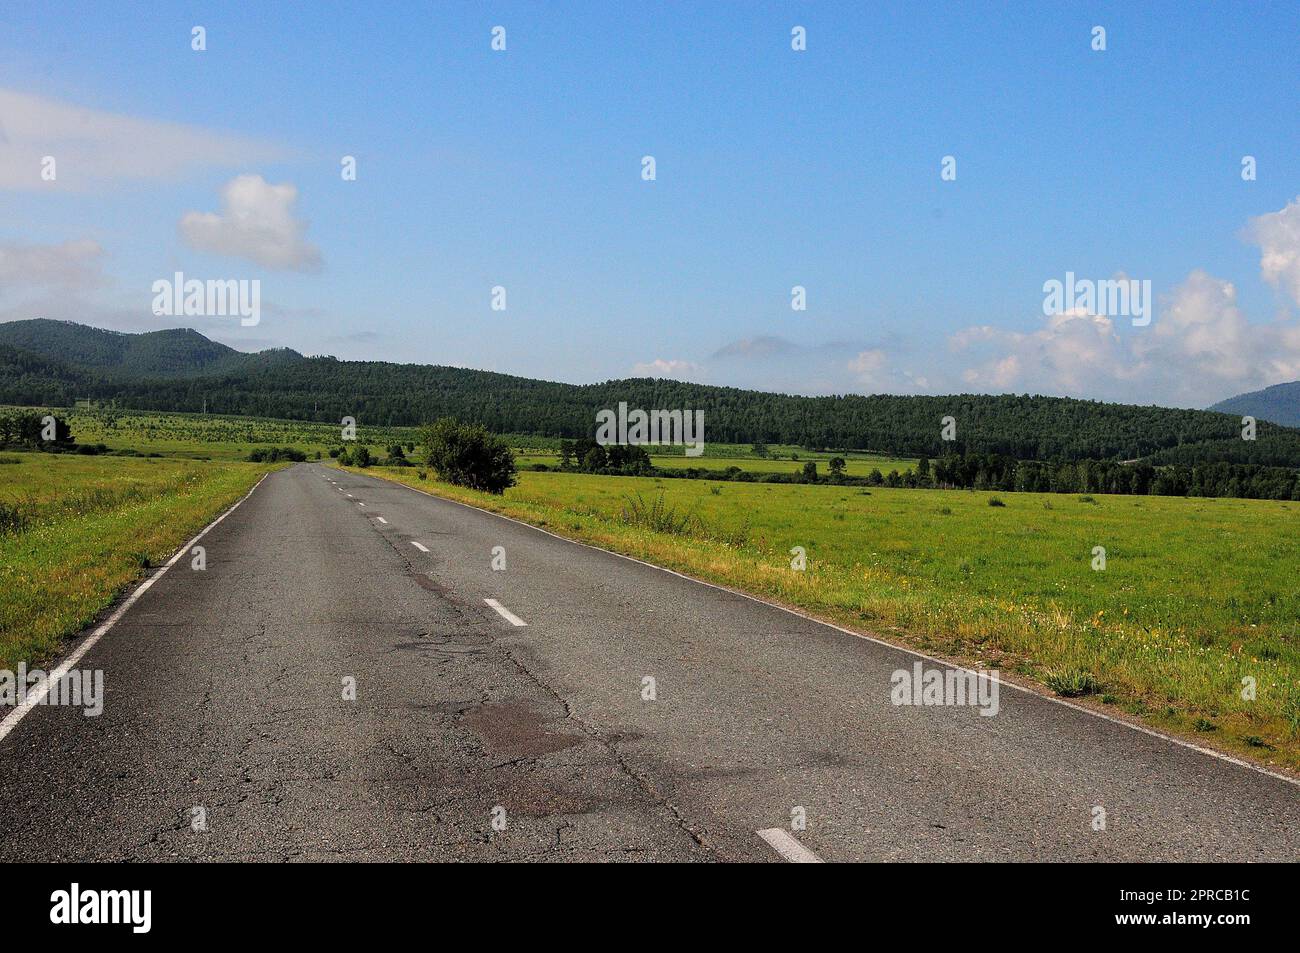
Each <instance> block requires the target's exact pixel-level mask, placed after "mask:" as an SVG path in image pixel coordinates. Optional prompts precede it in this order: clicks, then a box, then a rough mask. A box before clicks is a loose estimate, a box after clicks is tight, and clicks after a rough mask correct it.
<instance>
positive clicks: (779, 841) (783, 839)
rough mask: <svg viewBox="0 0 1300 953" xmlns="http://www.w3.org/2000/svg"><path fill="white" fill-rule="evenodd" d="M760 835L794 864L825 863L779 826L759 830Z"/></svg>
mask: <svg viewBox="0 0 1300 953" xmlns="http://www.w3.org/2000/svg"><path fill="white" fill-rule="evenodd" d="M757 833H758V836H759V837H761V838H763V840H765V841H767V843H768V846H769V847H771V848H772V849H773V850H774V851H776V852H777V853H778V854H780V855H781V856H782V857H784V858H785V859H786V860H788V861H789V862H790V863H792V864H824V863H826V861H824V860H822V859H821V858H820V857H818V856H817V855H816V854H814V853H813V852H812V851H810V850H809V849H808V848H807V847H805V846H804V845H803V844H801V843H799V842H798V841H797V840H795V839H794V838H793V837H792V836H791V835H790V834H788V833H786V832H785V831H783V830H781V828H779V827H769V828H768V829H767V830H763V831H758V832H757Z"/></svg>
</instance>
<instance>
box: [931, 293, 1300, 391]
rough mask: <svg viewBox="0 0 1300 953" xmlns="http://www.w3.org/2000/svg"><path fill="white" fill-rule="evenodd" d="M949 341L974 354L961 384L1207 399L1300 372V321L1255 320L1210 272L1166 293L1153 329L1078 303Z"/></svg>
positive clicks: (968, 355)
mask: <svg viewBox="0 0 1300 953" xmlns="http://www.w3.org/2000/svg"><path fill="white" fill-rule="evenodd" d="M949 346H950V348H951V349H952V350H953V351H954V352H956V353H958V354H959V355H962V356H963V357H966V358H967V359H968V363H967V367H966V369H965V370H964V372H963V373H962V381H963V382H964V383H965V384H966V385H968V386H971V387H974V388H977V389H980V390H988V391H1003V392H1005V391H1029V392H1034V393H1044V394H1066V395H1069V396H1080V397H1097V398H1102V399H1105V400H1136V401H1142V402H1149V401H1153V400H1154V401H1157V402H1162V403H1173V404H1178V405H1182V406H1204V405H1206V404H1209V403H1213V402H1214V401H1216V400H1219V399H1221V398H1223V397H1227V396H1230V395H1232V394H1235V393H1239V392H1241V391H1245V390H1253V389H1256V388H1260V387H1265V386H1267V385H1269V384H1276V383H1279V382H1281V381H1289V380H1295V379H1296V378H1298V377H1300V326H1297V325H1294V324H1284V323H1270V324H1251V323H1250V322H1249V321H1248V320H1247V319H1246V317H1245V315H1244V314H1243V313H1242V312H1241V309H1240V308H1239V307H1238V305H1237V289H1236V288H1235V287H1234V286H1233V284H1232V282H1230V281H1224V280H1223V279H1220V278H1216V277H1214V276H1213V275H1209V274H1207V273H1206V272H1204V271H1194V272H1192V273H1191V274H1190V275H1188V277H1187V279H1186V280H1185V281H1184V282H1183V283H1182V284H1181V285H1179V286H1178V287H1177V288H1175V289H1174V290H1173V292H1172V293H1171V294H1170V295H1168V296H1167V297H1166V298H1165V299H1164V301H1163V302H1162V308H1161V310H1160V314H1159V316H1158V317H1157V319H1156V320H1155V321H1153V322H1152V324H1151V326H1150V327H1148V328H1145V329H1134V330H1133V332H1132V333H1130V334H1127V335H1123V336H1121V335H1120V334H1119V333H1118V331H1117V329H1116V327H1115V324H1114V322H1113V321H1112V320H1111V319H1110V318H1108V317H1104V316H1100V315H1095V314H1088V313H1084V312H1082V311H1079V310H1074V311H1070V312H1067V313H1064V314H1055V315H1051V316H1050V317H1048V318H1046V320H1045V323H1044V326H1043V327H1042V328H1040V329H1038V330H1036V331H1032V332H1028V333H1023V332H1015V331H1002V330H998V329H996V328H991V327H988V326H978V327H972V328H966V329H964V330H962V331H959V332H957V333H956V334H953V335H952V336H951V337H950V338H949ZM972 360H973V363H970V361H972Z"/></svg>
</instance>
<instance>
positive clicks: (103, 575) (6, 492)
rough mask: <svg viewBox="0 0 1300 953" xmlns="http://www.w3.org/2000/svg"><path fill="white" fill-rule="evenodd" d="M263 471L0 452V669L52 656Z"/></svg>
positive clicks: (229, 465) (241, 465) (253, 467)
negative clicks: (128, 585)
mask: <svg viewBox="0 0 1300 953" xmlns="http://www.w3.org/2000/svg"><path fill="white" fill-rule="evenodd" d="M268 469H271V467H266V466H259V465H256V464H249V463H225V464H223V463H201V462H196V461H179V460H140V459H134V458H127V457H81V456H73V455H56V454H45V453H3V454H0V668H6V669H12V668H13V667H14V666H15V665H16V664H17V663H18V662H19V661H20V660H21V661H26V662H28V663H29V664H33V663H45V662H47V661H49V660H50V659H51V658H53V657H54V656H55V655H57V654H58V652H59V650H60V647H61V644H62V640H63V639H64V637H66V636H67V635H69V634H72V633H75V632H77V631H79V630H80V629H82V628H84V627H85V626H86V625H88V624H89V623H90V622H91V621H93V620H94V618H95V616H96V615H97V614H98V613H99V612H100V611H101V610H102V609H103V608H104V607H105V606H107V605H108V604H109V603H110V602H111V601H112V600H113V598H114V597H115V596H116V594H117V593H118V592H120V591H121V589H122V587H124V586H125V585H127V584H128V583H130V582H133V581H134V580H136V579H138V578H140V576H141V575H142V574H144V572H145V571H146V569H147V568H148V567H152V566H157V565H159V564H160V563H162V562H164V561H166V559H167V558H168V557H170V556H171V555H172V553H174V552H175V551H176V550H177V548H179V547H180V546H181V545H182V544H183V543H184V542H185V541H186V540H188V539H190V538H191V537H193V536H194V534H195V533H197V532H198V531H199V530H200V529H202V528H203V527H204V526H206V525H207V524H208V523H209V522H211V520H212V519H213V517H215V516H217V515H218V514H220V513H221V512H222V511H223V510H225V509H226V508H227V507H229V506H230V505H231V504H232V503H234V502H235V501H236V500H238V499H239V498H240V497H241V496H243V495H244V494H245V493H247V492H248V490H249V488H250V487H252V486H253V484H254V483H256V482H257V480H258V478H259V477H261V475H262V474H263V473H265V472H266V471H267V470H268Z"/></svg>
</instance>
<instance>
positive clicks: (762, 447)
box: [749, 440, 769, 457]
mask: <svg viewBox="0 0 1300 953" xmlns="http://www.w3.org/2000/svg"><path fill="white" fill-rule="evenodd" d="M749 451H750V453H752V454H753V455H754V456H756V457H766V456H767V455H768V452H769V451H768V449H767V444H765V443H763V441H761V440H755V441H754V445H753V446H752V447H750V448H749Z"/></svg>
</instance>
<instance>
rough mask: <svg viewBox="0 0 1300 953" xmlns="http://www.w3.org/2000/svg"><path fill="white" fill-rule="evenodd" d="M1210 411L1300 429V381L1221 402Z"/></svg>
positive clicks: (1277, 385) (1275, 385)
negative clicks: (1249, 417)
mask: <svg viewBox="0 0 1300 953" xmlns="http://www.w3.org/2000/svg"><path fill="white" fill-rule="evenodd" d="M1210 410H1217V411H1222V412H1223V413H1225V414H1233V415H1235V416H1238V417H1241V416H1245V415H1247V414H1248V415H1250V416H1251V417H1254V418H1256V419H1257V420H1269V421H1272V422H1273V423H1275V424H1281V425H1282V426H1284V427H1300V381H1292V382H1291V383H1289V384H1274V385H1273V386H1272V387H1265V388H1264V389H1263V390H1257V391H1252V392H1251V393H1249V394H1238V395H1237V396H1236V397H1229V398H1228V399H1227V400H1223V401H1219V403H1217V404H1215V405H1214V406H1213V407H1211V408H1210Z"/></svg>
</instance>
